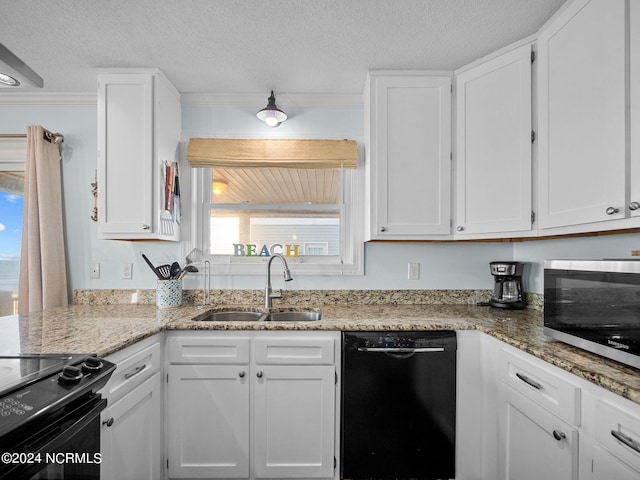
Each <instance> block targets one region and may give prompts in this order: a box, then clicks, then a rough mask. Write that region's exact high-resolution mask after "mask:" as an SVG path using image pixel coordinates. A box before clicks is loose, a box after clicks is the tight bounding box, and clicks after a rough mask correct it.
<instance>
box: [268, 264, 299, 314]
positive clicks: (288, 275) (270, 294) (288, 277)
mask: <svg viewBox="0 0 640 480" xmlns="http://www.w3.org/2000/svg"><path fill="white" fill-rule="evenodd" d="M276 257H278V258H279V259H280V260H282V263H283V264H284V281H285V282H290V281H291V280H293V277H292V276H291V270H289V265H287V260H286V258H284V257H283V256H282V255H281V254H279V253H274V254H273V255H272V256H271V258H270V259H269V262H268V263H267V285H266V287H265V288H264V306H265V308H271V306H272V304H273V303H272V299H274V298H282V290H279V291H278V293H273V290H272V288H271V262H273V259H274V258H276Z"/></svg>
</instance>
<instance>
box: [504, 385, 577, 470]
mask: <svg viewBox="0 0 640 480" xmlns="http://www.w3.org/2000/svg"><path fill="white" fill-rule="evenodd" d="M500 387H501V388H500V390H501V394H500V403H501V407H502V411H501V414H500V420H501V421H502V426H501V428H500V430H499V431H500V447H501V448H500V449H499V452H500V456H501V458H500V459H499V465H500V467H501V468H500V472H499V473H500V477H499V478H504V479H506V480H529V479H530V480H539V479H545V480H556V479H557V480H569V479H571V480H577V479H578V430H577V428H575V427H572V426H570V425H569V424H567V423H566V422H563V421H562V420H560V419H559V418H558V417H556V416H555V415H552V414H551V413H550V412H549V411H548V410H546V409H544V408H542V407H541V406H539V405H538V404H536V403H535V402H533V401H532V400H530V399H528V398H527V397H525V396H524V395H522V394H520V393H518V392H516V391H515V390H513V389H512V388H511V387H510V386H508V385H505V384H503V385H501V386H500Z"/></svg>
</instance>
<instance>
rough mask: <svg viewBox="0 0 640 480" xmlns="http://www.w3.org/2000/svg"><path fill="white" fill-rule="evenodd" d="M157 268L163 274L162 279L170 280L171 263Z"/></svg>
mask: <svg viewBox="0 0 640 480" xmlns="http://www.w3.org/2000/svg"><path fill="white" fill-rule="evenodd" d="M156 270H157V271H158V273H159V274H160V275H161V277H160V280H169V279H170V278H171V265H169V264H167V265H160V266H159V267H156Z"/></svg>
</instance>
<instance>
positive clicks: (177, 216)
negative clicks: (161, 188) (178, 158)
mask: <svg viewBox="0 0 640 480" xmlns="http://www.w3.org/2000/svg"><path fill="white" fill-rule="evenodd" d="M173 220H174V221H175V222H176V223H177V224H178V225H180V221H181V220H182V202H181V201H180V175H179V174H178V162H173Z"/></svg>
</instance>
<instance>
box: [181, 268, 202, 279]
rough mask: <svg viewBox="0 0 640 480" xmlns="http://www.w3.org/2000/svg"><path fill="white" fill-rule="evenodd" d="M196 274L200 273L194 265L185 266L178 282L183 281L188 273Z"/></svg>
mask: <svg viewBox="0 0 640 480" xmlns="http://www.w3.org/2000/svg"><path fill="white" fill-rule="evenodd" d="M196 272H198V269H197V268H196V267H194V266H193V265H185V267H184V268H183V269H182V273H180V276H179V277H178V280H182V279H183V278H184V276H185V275H186V274H187V273H196Z"/></svg>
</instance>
